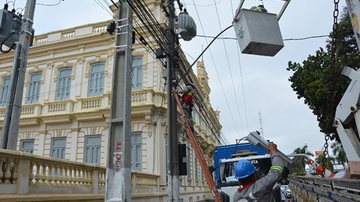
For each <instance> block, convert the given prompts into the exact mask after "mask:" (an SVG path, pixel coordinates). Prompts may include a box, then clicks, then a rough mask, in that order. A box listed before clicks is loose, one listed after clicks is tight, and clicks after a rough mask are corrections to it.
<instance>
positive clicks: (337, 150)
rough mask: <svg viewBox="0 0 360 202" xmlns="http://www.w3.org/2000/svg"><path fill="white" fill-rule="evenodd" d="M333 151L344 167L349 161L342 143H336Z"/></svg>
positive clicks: (332, 145)
mask: <svg viewBox="0 0 360 202" xmlns="http://www.w3.org/2000/svg"><path fill="white" fill-rule="evenodd" d="M331 149H332V152H333V154H334V156H335V159H336V160H337V162H338V163H340V164H342V165H344V164H345V163H346V162H347V159H346V154H345V151H344V148H343V146H342V144H341V143H340V142H334V143H332V144H331Z"/></svg>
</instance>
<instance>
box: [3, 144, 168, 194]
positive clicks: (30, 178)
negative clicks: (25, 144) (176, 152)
mask: <svg viewBox="0 0 360 202" xmlns="http://www.w3.org/2000/svg"><path fill="white" fill-rule="evenodd" d="M105 174H106V169H105V168H104V167H100V166H96V165H94V164H86V163H78V162H72V161H67V160H63V159H56V158H49V157H41V156H35V155H32V154H27V153H22V152H19V151H9V150H2V149H0V198H1V197H2V196H3V195H5V196H7V197H9V196H11V195H29V196H30V195H31V196H34V195H37V196H38V197H39V196H41V195H42V194H44V195H47V196H48V197H49V195H51V194H56V195H59V194H61V195H62V196H63V197H66V194H69V195H73V194H103V193H104V191H105V180H106V179H105ZM159 182H160V176H159V175H156V174H150V173H143V172H138V171H133V172H132V173H131V192H132V194H133V197H139V195H140V196H141V195H146V194H149V193H152V196H153V197H154V196H156V195H157V196H158V197H160V196H161V195H162V193H160V192H161V191H160V185H159V184H160V183H159ZM12 198H14V197H12Z"/></svg>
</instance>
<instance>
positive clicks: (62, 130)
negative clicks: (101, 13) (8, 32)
mask: <svg viewBox="0 0 360 202" xmlns="http://www.w3.org/2000/svg"><path fill="white" fill-rule="evenodd" d="M152 4H153V5H152V6H154V7H156V6H160V1H152ZM109 22H110V21H108V22H100V23H95V24H87V25H82V26H78V27H73V28H69V29H66V30H56V31H54V32H50V33H46V34H41V35H37V36H36V37H35V39H34V45H33V46H32V47H31V48H30V56H29V59H28V65H27V71H26V78H25V86H24V95H23V106H22V114H21V120H20V129H19V136H18V150H20V151H23V152H29V153H33V154H35V155H39V156H45V157H54V158H60V159H66V160H69V161H76V162H85V163H92V164H98V165H100V166H105V164H106V162H107V159H106V158H107V147H108V144H109V143H108V142H107V140H108V135H109V125H108V120H109V109H110V106H111V103H110V101H111V99H110V97H111V89H112V88H111V81H112V69H113V52H114V36H112V35H109V34H108V33H107V32H106V25H107V24H108V23H109ZM181 56H182V57H183V59H185V57H184V55H183V54H182V55H181ZM185 60H186V59H185ZM12 64H13V54H12V53H8V54H1V55H0V105H1V108H0V125H2V124H3V119H4V115H5V114H4V113H5V107H6V103H7V94H8V90H9V84H10V76H11V70H12ZM132 66H133V67H132V72H133V73H132V97H131V104H132V124H131V129H132V138H131V139H132V151H131V155H132V156H131V158H132V160H131V162H132V168H133V173H136V174H137V175H139V176H143V178H142V179H143V180H145V181H146V180H147V179H155V181H151V180H150V182H154V183H155V184H151V186H150V185H149V187H157V188H156V189H150V188H148V189H146V188H144V189H141V190H140V189H139V190H133V192H134V193H137V195H136V194H135V195H134V197H135V198H137V199H138V200H139V201H141V200H142V198H143V197H146V198H148V195H147V194H146V193H147V192H155V193H153V194H152V195H151V197H154V198H158V199H159V200H158V201H166V195H167V192H166V187H167V181H166V173H167V172H166V169H167V167H166V157H167V156H166V153H167V152H166V151H167V134H166V133H167V117H166V110H167V101H166V92H165V90H164V89H165V86H164V85H165V84H164V82H165V80H164V78H163V71H164V69H163V65H162V64H161V63H160V62H159V61H158V60H156V59H154V56H153V54H151V53H149V52H147V51H146V50H145V49H144V48H143V47H142V45H141V44H139V43H135V44H134V45H133V63H132ZM182 68H184V67H182ZM190 74H191V75H190V76H191V77H192V78H193V80H194V81H196V82H195V85H196V87H197V88H198V89H201V92H202V93H201V94H200V95H197V96H200V97H201V99H202V100H204V102H205V103H204V109H203V110H205V113H206V114H207V116H203V115H201V114H197V113H194V116H195V118H194V119H195V122H196V124H195V131H196V133H197V138H198V141H199V143H200V144H201V147H202V148H203V149H204V153H206V154H208V155H207V156H206V159H207V161H208V162H209V163H212V155H211V154H212V152H211V151H212V149H213V148H214V147H215V146H216V145H218V144H219V142H218V139H219V137H220V130H221V125H220V123H219V112H218V111H214V110H213V108H212V107H211V105H210V101H209V94H210V88H209V86H208V76H207V73H206V70H205V66H204V62H203V61H201V62H198V63H197V76H195V74H194V73H193V72H191V73H190ZM204 119H206V120H204ZM208 123H210V124H211V125H209V124H208ZM214 131H215V132H214ZM179 133H181V134H180V139H179V142H181V143H186V144H187V147H188V150H187V151H188V152H187V153H188V155H187V158H188V175H187V176H182V177H180V178H181V197H182V198H183V199H184V201H201V200H204V199H205V198H206V194H208V188H207V186H206V181H205V179H204V177H203V175H202V171H201V169H200V166H199V165H198V162H197V160H196V158H195V155H194V152H193V150H192V148H191V145H190V144H189V143H188V140H187V138H186V135H184V134H183V133H184V132H183V131H182V130H179ZM134 189H136V188H134ZM154 190H155V191H154Z"/></svg>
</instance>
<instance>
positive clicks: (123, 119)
mask: <svg viewBox="0 0 360 202" xmlns="http://www.w3.org/2000/svg"><path fill="white" fill-rule="evenodd" d="M117 14H118V15H116V16H118V19H117V20H116V43H115V53H114V64H113V81H112V85H113V87H112V100H111V110H110V113H111V115H110V116H111V117H110V121H109V122H110V123H109V124H110V129H109V131H110V134H109V141H108V142H109V148H108V158H107V168H106V188H105V201H109V202H110V201H111V202H130V201H131V154H130V152H131V64H132V55H131V47H132V31H131V25H132V10H131V9H130V7H129V4H128V3H121V4H120V5H118V10H117Z"/></svg>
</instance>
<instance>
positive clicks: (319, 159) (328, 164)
mask: <svg viewBox="0 0 360 202" xmlns="http://www.w3.org/2000/svg"><path fill="white" fill-rule="evenodd" d="M315 160H316V162H317V163H318V164H321V165H323V166H324V167H325V168H326V169H328V170H330V171H333V170H334V167H333V162H334V160H335V159H334V158H333V157H331V156H328V157H326V160H325V162H323V161H324V154H320V155H319V156H318V157H317V158H316V159H315Z"/></svg>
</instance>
